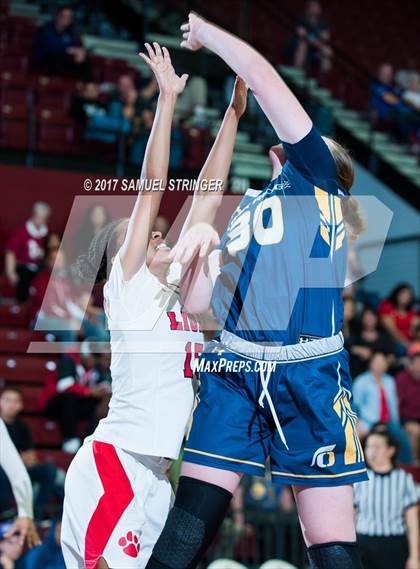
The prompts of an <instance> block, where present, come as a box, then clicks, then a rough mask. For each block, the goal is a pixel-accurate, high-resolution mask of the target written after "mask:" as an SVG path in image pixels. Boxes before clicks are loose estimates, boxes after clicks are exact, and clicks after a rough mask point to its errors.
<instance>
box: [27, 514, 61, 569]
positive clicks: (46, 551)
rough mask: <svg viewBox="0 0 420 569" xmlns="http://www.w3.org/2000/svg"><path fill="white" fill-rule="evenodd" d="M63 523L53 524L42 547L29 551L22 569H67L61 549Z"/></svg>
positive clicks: (56, 522)
mask: <svg viewBox="0 0 420 569" xmlns="http://www.w3.org/2000/svg"><path fill="white" fill-rule="evenodd" d="M60 534H61V521H55V522H54V523H53V524H51V527H50V529H49V531H48V534H47V537H46V538H45V539H44V542H43V543H42V545H39V546H38V547H36V548H34V549H32V550H31V551H28V553H27V554H26V555H25V558H24V562H23V567H22V569H66V565H65V563H64V557H63V553H62V551H61V547H60Z"/></svg>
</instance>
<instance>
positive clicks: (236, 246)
mask: <svg viewBox="0 0 420 569" xmlns="http://www.w3.org/2000/svg"><path fill="white" fill-rule="evenodd" d="M267 210H269V211H270V221H271V223H270V225H269V227H264V212H265V211H267ZM251 217H252V220H251ZM251 222H252V234H253V236H254V237H255V240H256V242H257V243H258V244H259V245H274V244H275V243H280V241H281V240H282V239H283V233H284V224H283V210H282V205H281V200H280V198H279V196H271V197H269V198H267V199H265V200H263V201H261V202H260V203H259V204H258V206H257V207H256V208H255V210H254V211H253V212H252V211H251V210H247V211H244V212H243V213H242V214H240V215H239V217H237V218H236V219H235V220H234V221H233V223H232V226H231V227H230V228H229V231H228V238H229V242H228V244H227V249H228V251H229V254H230V255H234V254H235V253H238V252H239V251H242V250H243V249H245V248H246V247H248V245H249V242H250V241H251Z"/></svg>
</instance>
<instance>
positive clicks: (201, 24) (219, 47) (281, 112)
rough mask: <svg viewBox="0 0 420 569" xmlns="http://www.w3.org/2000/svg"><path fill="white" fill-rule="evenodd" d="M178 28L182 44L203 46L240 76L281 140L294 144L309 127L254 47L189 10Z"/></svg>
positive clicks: (295, 99)
mask: <svg viewBox="0 0 420 569" xmlns="http://www.w3.org/2000/svg"><path fill="white" fill-rule="evenodd" d="M181 30H182V31H183V38H184V40H183V41H182V43H181V46H182V47H185V48H187V49H191V50H197V49H200V47H202V46H204V47H207V48H208V49H209V50H211V51H213V52H214V53H216V54H217V55H218V56H219V57H221V58H222V59H223V60H224V61H225V62H226V63H227V65H229V67H231V68H232V69H233V71H235V73H236V74H237V75H239V76H240V77H242V79H243V80H244V81H245V83H246V84H247V85H248V87H249V88H250V89H251V90H252V92H253V93H254V95H255V97H256V99H257V101H258V103H259V105H260V106H261V108H262V110H263V111H264V113H265V115H266V116H267V118H268V120H269V121H270V122H271V124H272V126H273V128H274V130H275V131H276V132H277V134H278V136H279V137H280V139H281V140H282V141H284V142H289V143H291V144H294V143H296V142H299V141H300V140H301V139H302V138H304V137H305V136H306V135H307V134H308V132H309V131H310V130H311V128H312V121H311V119H310V118H309V116H308V114H307V113H306V111H305V110H304V108H303V107H302V105H301V104H300V103H299V101H298V100H297V98H296V97H295V96H294V94H293V93H292V91H291V90H290V89H289V88H288V87H287V85H286V83H285V82H284V81H283V79H282V78H281V77H280V75H279V74H278V73H277V71H276V70H275V69H274V67H273V66H272V65H271V64H270V63H269V62H268V61H267V60H266V59H265V58H264V57H263V56H262V55H261V54H259V53H258V52H257V51H256V50H255V49H253V48H252V47H251V46H250V45H248V44H247V43H246V42H244V41H242V40H240V39H239V38H237V37H235V36H234V35H232V34H230V33H228V32H226V31H225V30H223V29H222V28H219V27H218V26H215V25H214V24H211V23H210V22H207V21H205V20H203V19H202V18H200V17H199V16H197V15H196V14H194V13H192V12H191V13H190V15H189V19H188V22H187V23H186V24H183V25H182V26H181Z"/></svg>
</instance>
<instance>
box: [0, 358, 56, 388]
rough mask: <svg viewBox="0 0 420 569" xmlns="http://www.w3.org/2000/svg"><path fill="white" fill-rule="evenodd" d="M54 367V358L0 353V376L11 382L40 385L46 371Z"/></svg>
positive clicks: (43, 380)
mask: <svg viewBox="0 0 420 569" xmlns="http://www.w3.org/2000/svg"><path fill="white" fill-rule="evenodd" d="M55 367H56V359H55V358H49V357H45V356H31V355H21V356H10V355H7V356H5V355H0V378H2V379H4V380H7V381H11V382H12V381H13V382H22V383H30V384H40V385H42V384H43V383H44V382H45V379H46V376H47V374H48V372H49V371H50V370H54V369H55Z"/></svg>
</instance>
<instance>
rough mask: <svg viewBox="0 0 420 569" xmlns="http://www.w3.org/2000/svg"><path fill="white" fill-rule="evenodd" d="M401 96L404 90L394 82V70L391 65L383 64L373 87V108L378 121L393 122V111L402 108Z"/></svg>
mask: <svg viewBox="0 0 420 569" xmlns="http://www.w3.org/2000/svg"><path fill="white" fill-rule="evenodd" d="M401 95H402V89H401V88H400V87H399V86H398V85H397V84H396V83H395V81H394V68H393V67H392V65H391V64H390V63H382V64H381V65H380V66H379V69H378V73H377V77H376V81H374V83H373V84H372V87H371V107H372V108H373V109H374V111H375V114H376V119H378V120H379V121H383V122H387V121H392V119H393V110H395V109H398V108H401V105H402V103H401Z"/></svg>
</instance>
